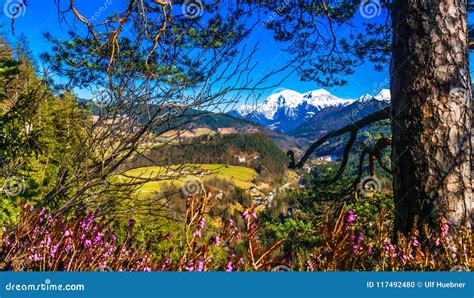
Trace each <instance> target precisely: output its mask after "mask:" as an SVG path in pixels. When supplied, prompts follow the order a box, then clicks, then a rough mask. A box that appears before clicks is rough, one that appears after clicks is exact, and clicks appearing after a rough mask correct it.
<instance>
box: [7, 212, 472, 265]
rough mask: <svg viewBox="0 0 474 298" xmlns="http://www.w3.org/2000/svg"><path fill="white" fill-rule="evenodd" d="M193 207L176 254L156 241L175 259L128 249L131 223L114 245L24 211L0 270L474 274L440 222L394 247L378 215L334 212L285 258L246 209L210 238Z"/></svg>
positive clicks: (104, 235)
mask: <svg viewBox="0 0 474 298" xmlns="http://www.w3.org/2000/svg"><path fill="white" fill-rule="evenodd" d="M198 207H199V208H198V209H197V211H196V212H190V213H188V215H189V217H188V218H187V220H186V223H187V225H186V227H187V233H186V234H185V236H186V237H185V238H184V240H185V245H184V247H181V248H177V247H175V245H176V244H173V242H172V241H168V240H170V239H172V238H173V236H172V235H171V234H170V233H168V234H163V235H161V236H160V237H158V238H159V241H163V243H162V244H163V245H165V247H166V250H168V251H169V252H172V251H174V252H177V254H176V253H175V254H166V253H163V254H161V255H159V256H157V255H155V256H154V257H152V253H153V252H152V251H147V250H146V249H145V248H144V247H143V248H142V247H141V246H140V245H138V244H137V243H135V242H134V240H133V239H134V237H133V227H134V226H135V221H130V222H129V227H128V229H127V236H126V237H125V239H124V240H123V241H121V242H119V241H118V239H117V237H116V236H115V235H114V233H113V232H112V231H111V229H110V228H109V226H108V225H107V224H104V223H102V222H101V221H100V220H98V219H97V218H96V217H95V216H94V214H88V215H87V216H85V217H84V218H80V219H77V220H66V219H65V218H62V217H59V216H52V215H51V214H49V213H46V212H45V210H41V211H39V212H33V211H29V207H28V209H26V208H25V209H24V211H23V213H22V215H21V216H20V223H19V225H18V226H17V227H16V229H13V230H12V231H8V230H7V229H5V228H4V229H3V236H2V241H1V243H0V269H1V270H14V271H30V270H31V271H45V270H48V271H188V272H202V271H227V272H234V271H267V270H270V269H271V268H273V266H275V265H281V264H284V265H285V266H288V267H290V268H291V269H292V270H295V271H339V270H343V271H352V270H359V271H392V270H397V271H403V270H410V271H413V270H420V271H427V270H440V271H446V270H459V269H460V268H461V269H462V270H472V269H474V268H473V264H474V262H473V256H474V253H473V235H472V233H471V232H470V231H469V230H468V229H466V228H461V229H460V230H459V231H458V233H457V234H456V235H450V233H449V231H450V230H453V229H451V228H450V227H449V225H448V223H447V222H446V221H445V220H443V219H441V220H440V225H439V228H438V230H428V229H427V228H425V229H424V230H422V231H418V230H414V231H413V232H412V233H411V234H410V235H409V236H406V237H404V236H402V235H399V239H398V241H397V242H396V243H395V242H393V241H392V237H391V236H392V235H391V228H390V225H388V224H386V222H387V221H388V220H389V219H386V218H385V215H384V213H383V212H382V213H381V215H380V216H379V218H378V221H377V222H364V221H363V220H362V218H363V216H361V215H359V216H358V214H356V212H355V211H344V210H342V211H341V212H340V213H339V215H336V216H330V217H328V218H327V220H326V221H322V222H320V223H319V225H318V228H317V230H316V231H315V232H314V233H315V234H316V235H317V236H318V237H320V238H319V239H320V241H318V242H315V243H314V244H313V245H312V246H310V247H307V248H304V249H297V250H294V251H292V253H290V254H288V250H286V251H285V249H283V248H284V247H285V245H288V244H291V243H292V241H294V239H293V238H292V237H287V238H284V237H283V239H276V241H275V242H271V243H269V244H268V243H265V242H264V241H262V240H261V239H265V237H264V236H263V235H264V234H263V231H262V227H261V226H260V223H259V222H258V221H257V216H256V214H255V215H254V213H256V212H255V211H254V210H253V209H252V208H249V209H246V210H245V211H244V212H242V214H241V216H242V218H243V219H244V222H243V223H242V225H240V226H237V224H236V222H235V221H234V220H233V219H232V218H230V219H228V220H226V221H225V222H224V225H223V227H221V228H220V229H219V230H218V231H215V230H213V229H211V228H208V229H206V231H205V229H204V228H205V227H206V223H207V221H208V220H207V219H206V217H208V215H207V214H206V213H205V212H204V210H205V208H203V207H202V206H198ZM357 217H359V220H357V221H356V218H357ZM207 230H209V231H207ZM196 232H197V233H196ZM147 247H148V246H147ZM287 247H288V246H287ZM290 252H291V251H290ZM453 268H454V269H453Z"/></svg>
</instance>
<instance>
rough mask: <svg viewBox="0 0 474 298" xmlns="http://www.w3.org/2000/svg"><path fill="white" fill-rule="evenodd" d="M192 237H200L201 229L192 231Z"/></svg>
mask: <svg viewBox="0 0 474 298" xmlns="http://www.w3.org/2000/svg"><path fill="white" fill-rule="evenodd" d="M194 237H201V230H199V229H197V230H196V231H194Z"/></svg>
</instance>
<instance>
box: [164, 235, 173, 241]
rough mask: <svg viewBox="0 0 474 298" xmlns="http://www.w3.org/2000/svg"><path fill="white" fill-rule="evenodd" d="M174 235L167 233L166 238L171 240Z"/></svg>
mask: <svg viewBox="0 0 474 298" xmlns="http://www.w3.org/2000/svg"><path fill="white" fill-rule="evenodd" d="M172 237H173V234H171V233H168V234H166V236H165V239H166V240H170V239H171V238H172Z"/></svg>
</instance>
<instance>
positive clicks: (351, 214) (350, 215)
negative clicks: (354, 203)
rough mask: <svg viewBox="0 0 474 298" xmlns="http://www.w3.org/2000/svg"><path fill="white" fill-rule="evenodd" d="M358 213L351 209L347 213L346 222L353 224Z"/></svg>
mask: <svg viewBox="0 0 474 298" xmlns="http://www.w3.org/2000/svg"><path fill="white" fill-rule="evenodd" d="M356 218H357V215H356V214H355V212H354V211H352V210H349V211H348V212H347V214H346V223H348V224H351V223H353V222H355V221H356Z"/></svg>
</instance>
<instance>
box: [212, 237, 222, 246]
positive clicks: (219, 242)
mask: <svg viewBox="0 0 474 298" xmlns="http://www.w3.org/2000/svg"><path fill="white" fill-rule="evenodd" d="M214 243H215V244H216V245H217V246H220V245H221V238H220V237H219V236H216V237H214Z"/></svg>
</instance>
